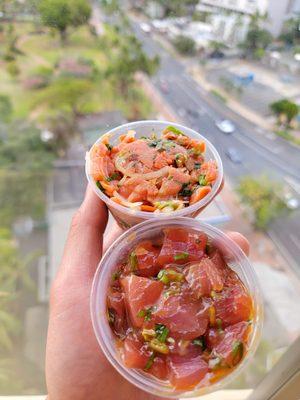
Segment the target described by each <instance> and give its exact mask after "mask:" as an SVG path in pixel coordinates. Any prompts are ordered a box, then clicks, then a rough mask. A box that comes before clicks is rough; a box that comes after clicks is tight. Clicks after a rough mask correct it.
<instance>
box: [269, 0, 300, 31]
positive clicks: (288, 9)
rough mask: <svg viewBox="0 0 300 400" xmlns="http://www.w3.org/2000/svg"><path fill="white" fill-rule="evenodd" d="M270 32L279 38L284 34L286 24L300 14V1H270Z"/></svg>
mask: <svg viewBox="0 0 300 400" xmlns="http://www.w3.org/2000/svg"><path fill="white" fill-rule="evenodd" d="M267 12H268V26H267V28H268V30H269V31H270V32H271V33H272V35H273V36H275V37H277V36H279V35H280V33H281V32H282V28H283V26H284V22H285V21H286V20H287V19H289V18H290V17H292V16H293V14H295V13H300V0H280V1H279V0H269V4H268V9H267Z"/></svg>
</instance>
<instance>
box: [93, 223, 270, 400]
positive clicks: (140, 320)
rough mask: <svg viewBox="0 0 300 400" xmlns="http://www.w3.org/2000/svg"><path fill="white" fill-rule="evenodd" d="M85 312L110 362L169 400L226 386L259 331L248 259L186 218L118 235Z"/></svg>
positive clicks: (221, 237)
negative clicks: (89, 312) (89, 316)
mask: <svg viewBox="0 0 300 400" xmlns="http://www.w3.org/2000/svg"><path fill="white" fill-rule="evenodd" d="M90 305H91V317H92V322H93V327H94V331H95V335H96V337H97V340H98V342H99V345H100V347H101V348H102V351H103V352H104V354H105V355H106V357H107V358H108V360H109V361H110V362H111V364H112V365H113V366H114V367H115V368H116V369H117V370H118V371H119V372H120V373H121V374H122V375H123V376H124V377H125V378H126V379H128V380H129V381H130V382H131V383H132V384H134V385H136V386H137V387H139V388H140V389H143V390H145V391H147V392H149V393H152V394H155V395H157V396H164V397H171V398H178V397H181V398H184V397H195V396H200V395H202V394H206V393H209V392H212V391H215V390H218V389H220V388H221V387H222V386H224V385H225V384H227V383H228V382H230V381H232V380H233V379H234V378H235V377H236V376H237V374H238V373H239V372H240V371H241V369H242V368H244V366H245V365H246V364H247V361H248V360H249V359H250V358H251V355H253V353H254V351H255V349H256V347H257V344H258V341H259V336H260V331H261V324H262V302H261V297H260V290H259V285H258V283H257V279H256V275H255V273H254V270H253V267H252V265H251V264H250V262H249V260H248V258H247V257H246V256H245V254H244V253H243V252H242V250H241V249H240V248H239V247H238V246H237V245H236V244H235V243H234V242H233V241H232V240H231V239H230V238H229V237H228V236H226V235H225V234H224V233H222V232H221V231H220V230H218V229H216V228H213V227H211V226H209V225H207V224H205V223H203V222H200V221H198V220H195V219H191V218H171V219H169V220H165V221H158V220H154V221H145V222H143V223H141V224H139V225H136V226H134V227H133V228H131V229H130V230H128V231H126V232H125V233H124V234H123V235H122V236H121V237H120V238H119V239H118V240H117V241H116V242H115V243H114V244H113V245H112V246H111V247H110V248H109V250H108V251H107V252H106V254H105V255H104V257H103V259H102V261H101V262H100V264H99V267H98V270H97V272H96V275H95V278H94V283H93V289H92V294H91V303H90Z"/></svg>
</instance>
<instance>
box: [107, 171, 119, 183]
mask: <svg viewBox="0 0 300 400" xmlns="http://www.w3.org/2000/svg"><path fill="white" fill-rule="evenodd" d="M119 178H120V174H119V172H114V173H112V174H111V175H110V176H109V177H108V178H107V179H106V180H107V181H108V182H110V181H114V180H116V179H119Z"/></svg>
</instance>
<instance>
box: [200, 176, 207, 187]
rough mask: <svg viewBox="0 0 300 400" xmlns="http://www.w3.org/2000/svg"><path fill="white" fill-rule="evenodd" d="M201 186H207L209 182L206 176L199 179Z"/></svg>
mask: <svg viewBox="0 0 300 400" xmlns="http://www.w3.org/2000/svg"><path fill="white" fill-rule="evenodd" d="M199 185H201V186H206V185H207V181H206V178H205V175H200V177H199Z"/></svg>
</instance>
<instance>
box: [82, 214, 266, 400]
mask: <svg viewBox="0 0 300 400" xmlns="http://www.w3.org/2000/svg"><path fill="white" fill-rule="evenodd" d="M170 226H172V227H178V228H187V229H189V230H191V229H192V230H194V231H201V232H205V233H206V234H207V236H208V237H209V238H211V240H212V241H213V242H214V243H215V245H216V246H217V247H219V248H220V249H221V251H222V252H223V255H224V258H225V259H226V261H227V263H228V265H229V266H230V268H231V269H233V270H234V271H235V272H236V273H237V274H238V276H239V277H240V279H241V280H242V281H243V283H244V284H245V286H246V287H247V289H248V290H249V293H250V294H251V296H252V298H253V310H254V315H253V329H252V332H251V334H250V338H249V345H248V351H247V354H246V356H245V357H244V359H243V360H242V361H241V363H240V364H239V365H238V366H237V367H236V368H235V369H234V370H233V372H231V373H230V374H229V375H227V376H226V377H225V378H223V379H221V380H220V381H218V382H216V383H214V384H212V385H210V386H208V387H199V388H197V387H196V388H194V389H193V390H191V391H182V390H175V389H174V388H172V387H171V386H170V385H168V384H167V383H166V382H163V381H160V380H158V379H156V378H155V377H153V376H151V375H149V374H146V373H144V372H143V371H140V370H137V369H130V368H127V367H125V365H124V364H123V362H122V360H121V358H120V355H119V353H118V350H117V349H116V347H115V337H114V334H113V332H112V330H111V328H110V326H109V324H108V320H107V313H106V295H107V289H108V287H109V285H110V283H111V276H112V273H113V272H114V270H115V269H116V267H117V264H118V262H119V260H120V258H121V257H122V256H124V255H126V254H128V252H129V251H130V250H131V249H132V248H133V247H134V246H135V244H136V243H137V242H139V241H141V240H145V239H151V238H153V237H155V236H157V235H158V234H160V233H161V232H162V230H163V229H164V228H166V227H170ZM90 307H91V317H92V322H93V327H94V331H95V335H96V337H97V340H98V343H99V345H100V346H101V348H102V351H103V352H104V354H105V355H106V357H107V359H108V360H109V361H110V362H111V364H112V365H113V366H114V367H115V368H116V369H117V371H119V373H120V374H121V375H123V377H124V378H126V379H127V380H128V381H129V382H131V383H132V384H133V385H136V386H137V387H139V388H140V389H142V390H145V391H147V392H149V393H152V394H154V395H157V396H163V397H170V398H179V397H180V398H188V397H196V396H200V395H203V394H207V393H210V392H213V391H215V390H219V389H220V388H222V387H223V386H225V385H227V384H228V383H229V382H232V381H233V380H234V379H235V378H236V377H237V376H238V375H239V374H240V372H241V370H242V369H244V367H245V366H246V364H247V363H248V361H249V360H250V359H251V357H252V356H253V354H254V352H255V350H256V348H257V345H258V342H259V338H260V333H261V328H262V319H263V304H262V299H261V293H260V289H259V284H258V281H257V278H256V275H255V272H254V269H253V267H252V265H251V264H250V262H249V259H248V258H247V257H246V255H245V254H244V253H243V252H242V250H241V249H240V248H239V247H238V246H237V244H236V243H235V242H233V241H232V240H231V239H230V238H229V237H228V236H226V235H225V234H224V233H223V232H221V231H220V230H219V229H216V228H214V227H212V226H210V225H208V224H205V223H203V222H200V221H198V220H195V219H192V218H171V219H169V220H166V221H161V220H154V221H145V222H143V223H141V224H139V225H136V226H134V227H133V228H131V229H129V230H128V231H126V232H125V233H123V234H122V235H121V236H120V237H119V238H118V239H117V240H116V241H115V242H114V243H113V244H112V245H111V246H110V248H109V249H108V250H107V252H106V253H105V255H104V256H103V258H102V260H101V262H100V264H99V266H98V269H97V272H96V274H95V277H94V282H93V288H92V293H91V302H90Z"/></svg>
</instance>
